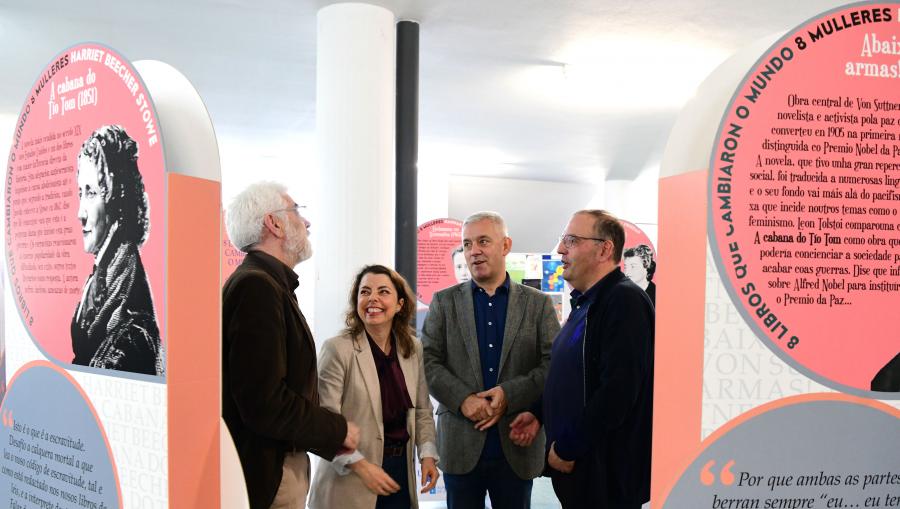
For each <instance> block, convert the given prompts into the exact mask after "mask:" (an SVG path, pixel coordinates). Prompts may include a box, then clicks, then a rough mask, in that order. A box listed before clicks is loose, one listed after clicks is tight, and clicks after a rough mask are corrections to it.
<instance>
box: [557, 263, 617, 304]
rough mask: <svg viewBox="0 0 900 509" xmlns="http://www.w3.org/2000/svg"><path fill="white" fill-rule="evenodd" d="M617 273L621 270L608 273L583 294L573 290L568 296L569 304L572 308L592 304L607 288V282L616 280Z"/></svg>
mask: <svg viewBox="0 0 900 509" xmlns="http://www.w3.org/2000/svg"><path fill="white" fill-rule="evenodd" d="M617 272H621V269H619V268H618V267H616V268H615V269H613V270H612V271H610V273H609V274H607V275H605V276H603V277H602V278H601V279H600V281H597V282H596V283H594V286H592V287H590V288H588V289H587V291H586V292H584V293H581V292H579V291H578V290H575V289H574V288H573V289H572V293H570V294H569V295H570V296H571V297H570V300H569V303H570V304H571V305H572V307H573V308H575V307H577V306H583V305H585V304H593V303H594V301H595V300H596V299H597V295H599V294H600V292H602V291H603V289H604V288H605V287H606V286H608V284H609V282H610V281H614V280H616V279H617V278H616V276H615V274H616V273H617Z"/></svg>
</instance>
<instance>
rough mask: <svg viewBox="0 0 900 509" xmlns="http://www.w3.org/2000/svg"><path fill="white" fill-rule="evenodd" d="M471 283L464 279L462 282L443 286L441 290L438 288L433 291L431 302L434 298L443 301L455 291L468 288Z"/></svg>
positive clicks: (450, 297) (449, 297)
mask: <svg viewBox="0 0 900 509" xmlns="http://www.w3.org/2000/svg"><path fill="white" fill-rule="evenodd" d="M470 285H471V283H470V282H468V281H466V282H464V283H457V284H455V285H453V286H450V287H447V288H444V289H443V290H439V291H437V292H434V295H433V296H432V297H431V302H434V301H436V300H439V301H443V300H446V299H452V298H453V295H454V294H456V293H457V292H461V291H465V289H466V288H470V287H471V286H470Z"/></svg>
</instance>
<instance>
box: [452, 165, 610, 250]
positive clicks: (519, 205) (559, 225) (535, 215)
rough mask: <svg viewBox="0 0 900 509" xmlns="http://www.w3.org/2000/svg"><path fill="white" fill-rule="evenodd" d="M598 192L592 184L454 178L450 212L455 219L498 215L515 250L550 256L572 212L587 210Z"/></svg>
mask: <svg viewBox="0 0 900 509" xmlns="http://www.w3.org/2000/svg"><path fill="white" fill-rule="evenodd" d="M595 193H596V190H595V187H594V186H593V185H592V184H580V183H569V182H543V181H537V180H520V179H500V178H487V177H463V176H452V175H451V176H450V178H449V212H450V217H453V218H456V219H465V217H466V216H468V215H469V214H471V213H473V212H477V211H479V210H493V211H495V212H499V213H500V215H502V216H503V217H504V219H506V223H507V226H508V227H509V236H510V237H511V238H512V239H513V247H512V249H513V251H515V252H519V253H542V252H546V253H549V252H550V251H551V250H552V249H553V248H554V247H556V244H557V241H558V239H559V234H560V233H561V232H562V231H563V229H564V228H565V226H566V222H568V220H569V216H571V215H572V212H574V211H576V210H578V209H582V208H585V207H586V206H587V205H588V203H589V202H590V201H591V198H592V197H593V196H594V195H595Z"/></svg>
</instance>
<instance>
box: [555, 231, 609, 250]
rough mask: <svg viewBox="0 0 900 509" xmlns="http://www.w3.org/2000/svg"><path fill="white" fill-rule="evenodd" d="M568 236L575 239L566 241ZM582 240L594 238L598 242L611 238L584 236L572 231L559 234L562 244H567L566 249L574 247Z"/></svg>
mask: <svg viewBox="0 0 900 509" xmlns="http://www.w3.org/2000/svg"><path fill="white" fill-rule="evenodd" d="M567 237H568V238H571V239H573V240H570V241H568V242H566V238H567ZM582 240H593V241H596V242H606V241H607V240H610V239H598V238H596V237H582V236H581V235H575V234H572V233H566V234H563V235H560V236H559V243H560V244H562V245H563V246H565V247H566V249H572V248H573V247H574V246H575V245H576V244H578V242H580V241H582Z"/></svg>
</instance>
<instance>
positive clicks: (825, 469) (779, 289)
mask: <svg viewBox="0 0 900 509" xmlns="http://www.w3.org/2000/svg"><path fill="white" fill-rule="evenodd" d="M898 7H900V4H897V3H880V2H879V3H861V4H854V5H850V6H847V7H842V8H840V9H836V10H833V11H829V12H826V13H824V14H822V15H819V16H816V17H815V18H813V19H811V20H809V21H808V22H806V23H803V24H802V25H800V26H799V27H797V28H796V29H794V30H792V31H790V32H788V33H787V34H785V35H784V36H783V37H780V38H778V39H777V40H776V41H775V42H774V44H771V43H767V44H766V46H763V47H760V48H758V49H757V48H753V51H752V52H751V51H745V52H741V53H739V54H737V55H735V57H733V58H732V59H731V60H729V61H727V62H726V63H724V64H723V65H722V66H721V67H720V69H719V70H717V71H716V73H714V74H713V75H712V76H711V77H710V78H709V79H708V80H707V81H706V82H705V83H704V84H703V85H701V90H702V92H703V93H698V95H697V99H695V100H694V103H693V104H691V105H689V106H688V108H686V110H685V112H683V113H682V118H680V119H679V122H678V123H677V124H676V127H675V129H673V134H672V138H673V139H672V140H670V142H669V147H668V150H667V153H672V154H677V156H673V157H672V158H670V159H666V158H665V157H664V165H663V166H664V170H663V172H662V178H661V181H660V246H661V249H663V250H664V251H665V253H666V260H667V264H666V267H664V268H662V269H661V270H660V273H659V277H658V279H659V280H660V281H661V283H662V285H661V287H660V289H659V292H658V297H659V300H660V301H662V305H661V306H659V307H658V312H657V341H656V385H655V402H656V404H655V407H654V452H653V462H654V464H653V496H652V502H653V504H654V506H656V507H708V508H724V507H731V508H737V507H742V508H743V507H747V508H752V507H765V508H800V507H805V508H829V507H837V508H840V507H891V506H894V505H897V504H898V503H900V464H898V462H897V457H898V456H897V444H900V411H898V409H897V399H898V397H900V392H897V390H898V389H897V388H890V387H887V386H881V385H879V383H878V377H879V373H881V374H883V373H884V372H885V370H886V369H889V365H890V363H891V361H892V359H894V358H895V357H896V356H897V355H898V353H900V339H898V338H900V335H898V333H897V331H896V327H895V326H894V322H895V321H896V320H894V319H893V318H892V316H893V313H894V310H895V309H897V308H898V307H900V164H898V162H897V161H898V160H900V87H897V80H898V79H900V45H898V44H900V43H898V41H897V39H898V37H900V9H898ZM763 48H765V49H764V50H763ZM760 50H762V51H760ZM711 111H715V113H710V112H711ZM714 117H715V118H714ZM708 125H718V129H717V130H716V132H715V133H711V132H708V131H706V129H707V127H706V126H708ZM685 139H691V140H709V141H708V142H706V143H705V144H704V143H696V145H697V148H696V150H694V151H693V153H692V151H691V149H690V147H689V148H687V149H685V148H684V147H685V145H684V144H683V143H682V142H683V140H685ZM701 152H704V153H705V154H704V155H703V156H702V158H698V157H695V156H694V155H695V154H699V153H701ZM703 159H706V161H708V168H706V169H699V168H700V167H701V166H702V164H703V163H702V162H700V163H699V164H698V161H702V160H703ZM698 196H702V197H705V200H704V199H698ZM895 369H896V368H895Z"/></svg>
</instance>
